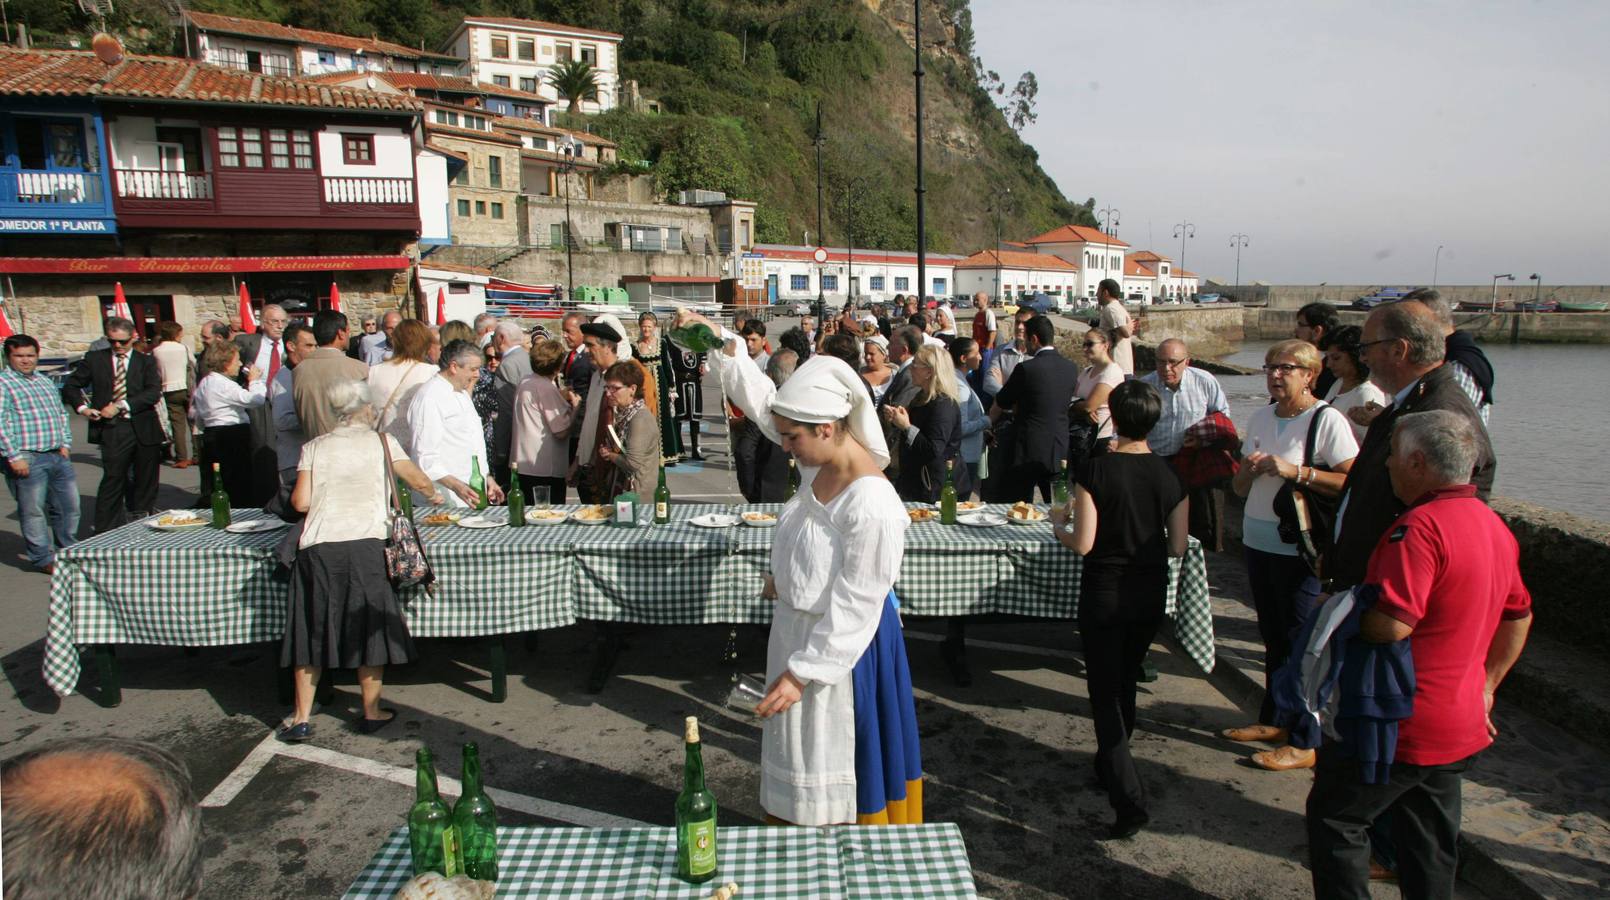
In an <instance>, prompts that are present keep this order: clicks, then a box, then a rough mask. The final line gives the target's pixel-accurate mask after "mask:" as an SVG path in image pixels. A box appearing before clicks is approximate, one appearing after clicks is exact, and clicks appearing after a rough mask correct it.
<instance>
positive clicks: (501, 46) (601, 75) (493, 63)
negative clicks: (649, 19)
mask: <svg viewBox="0 0 1610 900" xmlns="http://www.w3.org/2000/svg"><path fill="white" fill-rule="evenodd" d="M620 44H621V35H618V34H614V33H612V32H608V31H594V30H592V29H590V28H577V27H575V26H572V25H558V24H555V23H552V22H538V21H536V20H533V19H511V18H500V17H496V16H468V17H466V18H465V19H464V21H462V22H460V23H459V25H458V27H457V28H455V29H454V30H453V33H452V35H451V36H450V37H448V39H447V45H446V48H447V49H446V52H447V53H448V54H450V55H452V56H455V57H457V58H460V59H463V60H466V64H467V65H468V67H469V77H470V79H471V80H473V81H480V82H485V83H487V84H492V85H497V86H499V87H506V88H514V89H516V90H520V91H524V92H526V93H528V94H539V95H541V96H542V97H544V98H546V99H549V100H551V101H553V102H554V103H556V104H557V103H560V102H561V101H560V97H559V92H558V91H556V90H554V87H553V85H552V84H549V83H548V78H547V75H548V72H549V71H550V70H551V69H552V68H553V67H554V66H555V65H558V64H559V63H562V62H568V61H570V60H573V59H579V60H581V61H582V62H585V63H588V64H590V65H591V66H592V67H593V69H594V70H595V71H596V72H597V73H598V99H597V100H595V101H594V100H589V101H585V102H583V103H582V104H581V111H582V112H585V113H600V112H604V111H605V110H608V109H613V108H614V107H615V105H616V99H617V98H616V94H617V92H618V91H619V89H620Z"/></svg>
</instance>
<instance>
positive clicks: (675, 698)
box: [0, 404, 1602, 900]
mask: <svg viewBox="0 0 1610 900" xmlns="http://www.w3.org/2000/svg"><path fill="white" fill-rule="evenodd" d="M712 405H713V404H712ZM75 459H76V460H77V461H78V462H79V466H78V471H79V478H80V487H81V490H82V492H83V493H84V495H85V500H86V502H88V501H89V500H90V499H91V495H92V494H93V491H94V486H95V483H96V479H98V470H97V469H96V467H95V466H94V465H93V464H92V463H93V461H94V457H93V456H92V455H91V453H88V452H79V453H77V454H75ZM164 481H165V482H166V485H165V487H164V493H163V502H164V505H175V506H177V505H188V502H189V500H190V499H191V496H192V495H191V494H190V493H188V492H189V491H193V490H194V485H195V476H194V474H193V472H192V471H184V472H177V471H175V470H172V469H164ZM670 483H671V487H672V490H673V493H674V495H675V496H676V497H680V498H684V499H687V498H694V497H697V498H700V499H715V498H716V497H718V496H719V497H724V496H727V495H730V492H731V491H730V485H731V484H732V480H731V474H730V473H729V472H727V471H725V470H724V469H722V468H721V467H720V462H719V461H716V460H713V461H712V462H711V463H710V464H708V465H707V466H705V467H703V468H702V469H698V470H695V469H691V468H689V467H680V468H678V469H676V470H673V473H672V475H671V482H670ZM86 521H87V520H86ZM20 551H21V542H20V538H19V537H18V534H17V523H16V517H15V509H14V506H13V505H12V503H11V501H10V500H0V572H3V577H4V579H5V582H6V584H7V585H8V590H6V591H5V592H4V593H3V595H0V617H3V618H0V663H3V667H4V674H5V677H6V680H7V682H8V683H9V685H10V688H11V690H10V691H8V692H7V693H6V695H5V696H4V697H0V743H3V744H4V745H5V748H6V749H5V751H4V753H5V754H6V755H9V754H11V753H13V752H15V751H17V750H22V749H25V748H28V747H32V746H36V745H38V744H40V743H42V742H45V741H48V740H51V739H54V738H59V737H64V736H70V735H83V734H100V733H112V734H122V735H128V736H132V737H139V738H144V739H147V740H152V741H155V742H157V743H160V744H162V745H164V746H167V747H170V748H172V749H174V750H175V751H176V752H178V753H179V754H180V755H181V756H183V757H184V759H185V760H186V761H187V762H188V763H189V765H190V767H191V770H192V773H193V776H194V779H195V782H196V784H197V786H198V790H199V791H200V792H201V793H202V794H204V795H207V796H208V800H207V801H206V802H207V810H206V827H207V835H208V837H207V871H206V878H207V883H206V890H205V891H204V895H205V896H207V897H220V898H222V897H241V896H262V897H287V898H324V897H328V898H334V897H339V896H340V895H341V893H342V891H343V890H344V889H345V887H346V886H347V884H348V883H350V881H351V880H352V878H353V877H354V876H355V875H356V874H357V872H358V871H359V870H360V869H361V868H362V867H363V865H364V863H365V862H366V860H367V859H368V858H369V856H370V855H371V854H372V853H373V852H374V850H375V849H376V847H377V846H378V845H379V843H380V842H381V840H382V838H383V836H384V835H385V834H387V833H388V832H389V831H390V830H391V829H393V828H395V827H396V826H398V825H399V824H401V823H402V821H403V817H404V815H405V813H406V811H407V808H408V805H409V803H410V802H411V793H412V774H411V771H410V769H409V767H410V766H411V765H412V759H413V753H414V750H415V748H416V747H418V746H419V744H420V743H421V742H424V743H426V744H428V745H429V746H431V747H432V748H433V749H434V750H435V751H436V752H437V754H438V757H439V758H442V763H441V769H442V771H443V774H447V775H457V773H458V762H457V754H456V750H457V747H458V745H459V744H460V743H461V742H463V741H468V740H474V741H477V742H478V743H479V744H480V747H481V756H482V759H483V761H484V764H485V769H486V780H487V782H488V783H489V785H491V786H492V787H493V788H497V789H501V790H502V791H505V792H508V793H506V794H500V795H498V802H499V805H500V808H501V815H502V820H503V821H507V822H511V823H534V824H554V823H573V824H583V825H606V824H622V823H628V822H646V823H653V824H669V823H670V822H671V818H672V816H671V810H672V801H673V798H674V795H675V792H676V790H677V787H678V784H679V780H680V777H681V765H680V764H681V747H680V738H679V735H680V723H681V720H682V717H683V716H685V715H689V714H697V715H699V716H700V717H701V719H702V720H703V722H704V736H705V741H706V748H707V749H706V765H707V768H708V777H709V783H710V786H711V789H712V790H713V791H714V792H715V794H716V796H717V798H718V800H719V802H720V804H721V806H722V815H723V821H725V822H734V823H750V822H755V821H757V820H758V819H759V818H760V816H761V810H760V809H759V807H758V805H757V803H756V801H755V793H756V788H757V783H758V755H759V749H758V742H759V730H758V728H757V727H756V725H755V723H754V721H753V720H752V719H749V718H746V717H743V716H739V715H735V714H733V713H731V712H730V711H728V710H726V709H724V708H723V707H722V706H721V705H720V702H721V698H722V697H724V695H725V692H726V690H727V687H728V676H727V675H726V674H725V672H724V671H723V670H722V668H721V666H720V654H721V651H722V647H723V645H724V643H725V640H726V629H725V628H720V627H703V628H654V629H648V628H645V629H639V630H637V631H635V632H633V633H632V634H631V636H630V637H629V638H628V640H629V642H630V647H629V648H628V649H627V650H626V652H624V653H623V655H622V657H621V659H620V662H619V665H618V667H617V670H616V677H615V678H614V679H613V680H612V681H611V683H610V684H609V686H608V687H607V688H606V690H605V691H604V692H603V693H601V694H598V695H590V694H587V693H585V691H584V690H583V688H582V685H583V682H584V680H585V677H586V672H587V669H588V664H589V662H590V653H589V647H588V643H589V640H590V638H591V634H590V632H589V631H588V630H587V629H585V628H582V627H576V628H569V629H563V630H559V631H553V632H545V633H543V634H541V635H540V637H539V638H538V640H537V642H536V645H535V647H534V648H529V649H526V650H524V651H516V652H515V653H514V654H513V658H512V659H511V673H510V685H509V698H508V701H507V702H506V703H503V704H492V703H489V702H487V691H488V685H489V680H488V677H487V672H486V668H485V653H484V648H483V647H482V646H480V645H478V644H476V643H474V642H467V641H450V640H434V641H422V642H421V646H422V649H423V650H424V651H425V653H426V657H425V659H423V660H421V661H420V662H418V663H417V664H414V665H411V666H407V667H401V668H397V669H394V670H393V671H391V672H389V673H388V684H387V690H386V698H387V703H388V705H391V706H394V707H396V708H397V709H398V710H399V711H400V713H401V716H402V720H401V721H400V722H399V723H398V724H397V725H395V726H393V727H392V729H391V730H390V731H389V733H386V734H384V735H381V736H361V735H358V734H356V733H355V732H353V731H351V730H349V728H348V727H347V723H348V722H350V721H351V720H352V718H353V717H354V716H355V715H356V705H357V704H356V687H355V686H354V684H353V682H352V679H351V676H350V674H344V675H343V676H341V677H340V678H339V680H338V682H337V684H338V688H337V691H336V694H335V699H334V701H333V703H332V704H331V706H330V707H328V708H326V709H324V710H321V711H320V712H319V713H318V714H317V715H316V716H315V719H314V721H315V723H316V727H317V729H318V733H317V736H316V739H315V740H314V741H313V742H312V743H310V744H308V745H303V746H301V747H296V748H287V747H284V746H282V745H279V744H277V743H276V742H275V741H273V740H272V738H271V737H270V729H271V728H272V727H274V726H275V725H276V724H277V723H278V722H279V720H280V719H281V717H282V716H283V715H284V714H285V712H286V710H285V708H284V707H283V706H281V705H279V704H278V702H277V700H276V696H275V690H274V680H273V679H274V676H275V674H276V672H275V662H276V651H277V648H273V647H269V646H267V645H254V646H243V647H225V648H211V649H205V650H202V651H199V652H198V653H195V654H194V655H187V654H185V653H184V652H182V651H179V650H175V649H167V648H156V647H129V648H124V649H123V650H121V651H120V661H121V664H122V666H123V674H124V702H123V704H122V706H121V707H119V708H116V709H106V708H103V707H101V706H98V705H96V703H95V702H94V700H93V699H92V697H89V696H85V695H83V694H76V695H73V696H70V697H67V698H62V699H59V698H57V697H55V695H54V694H52V693H51V691H50V690H49V689H48V688H47V687H45V685H44V684H43V682H42V681H41V679H40V676H39V665H40V657H41V653H42V640H41V635H42V634H43V633H44V627H45V613H46V603H47V584H46V580H45V578H44V577H43V576H42V575H38V574H35V573H32V572H27V571H24V570H23V568H22V565H23V564H22V563H21V561H20V560H19V559H18V556H19V554H20ZM1234 568H1235V566H1234V565H1233V563H1232V562H1230V561H1223V560H1221V561H1216V563H1215V571H1216V573H1218V572H1223V573H1226V574H1225V577H1226V578H1228V579H1231V580H1233V578H1232V577H1231V576H1230V575H1229V574H1228V573H1230V572H1233V570H1234ZM1216 577H1217V575H1216ZM938 630H939V625H938V624H937V623H932V622H923V621H912V622H908V641H907V644H908V647H909V650H910V653H911V659H912V670H913V671H912V674H913V682H914V684H915V686H916V690H917V697H918V720H919V723H920V725H921V729H922V733H923V737H924V757H925V759H924V762H925V769H926V771H927V773H928V786H927V803H928V805H927V814H928V817H929V818H930V819H931V820H935V821H939V820H946V821H955V822H958V823H959V824H960V825H961V828H962V831H963V833H964V835H965V836H966V838H967V842H968V849H969V852H970V855H971V859H972V862H973V866H974V870H975V874H976V877H977V881H978V885H979V888H980V892H981V893H982V894H983V895H984V896H989V897H1023V898H1039V897H1058V896H1121V897H1139V898H1150V897H1157V898H1164V897H1167V898H1171V900H1173V898H1182V897H1238V898H1277V897H1279V898H1283V897H1294V898H1295V897H1303V896H1307V895H1308V894H1309V881H1308V875H1307V872H1306V869H1305V868H1304V865H1303V862H1302V861H1303V859H1304V854H1305V850H1304V846H1303V838H1302V822H1301V808H1302V801H1303V797H1304V795H1305V794H1306V791H1307V783H1308V778H1307V776H1306V775H1305V774H1300V773H1299V774H1279V775H1277V774H1270V773H1264V772H1260V771H1257V770H1254V769H1251V768H1248V767H1246V766H1244V765H1243V764H1242V763H1241V758H1242V757H1243V756H1244V755H1245V750H1244V749H1243V748H1240V747H1237V746H1234V745H1229V744H1226V743H1225V742H1223V741H1221V740H1220V739H1218V738H1217V737H1215V733H1216V732H1217V730H1218V729H1220V728H1223V727H1227V726H1230V725H1234V724H1239V723H1241V722H1242V721H1243V720H1244V718H1245V713H1244V712H1243V711H1242V710H1240V709H1238V708H1237V707H1236V705H1235V704H1234V703H1232V702H1231V701H1230V700H1228V699H1226V695H1225V693H1223V692H1222V691H1223V690H1226V689H1230V690H1232V693H1233V688H1223V687H1221V685H1220V684H1218V683H1217V682H1216V681H1210V680H1209V679H1206V678H1204V677H1203V676H1202V675H1201V673H1200V672H1198V671H1196V670H1195V669H1194V668H1192V667H1191V665H1190V663H1189V662H1188V661H1187V660H1185V659H1183V657H1181V656H1179V655H1177V654H1176V653H1174V652H1171V651H1169V650H1168V649H1167V648H1166V647H1164V646H1163V645H1159V647H1158V648H1157V651H1156V653H1155V656H1156V661H1157V663H1158V666H1159V668H1160V669H1161V672H1162V677H1161V678H1160V680H1159V681H1157V682H1156V683H1154V684H1151V685H1148V686H1145V694H1144V696H1143V698H1142V710H1141V733H1140V734H1139V735H1138V737H1137V740H1136V755H1137V757H1138V758H1139V760H1140V767H1141V774H1142V777H1143V778H1144V780H1145V782H1146V784H1147V786H1148V789H1149V790H1150V791H1151V794H1152V797H1153V801H1152V803H1153V814H1154V816H1155V822H1154V825H1153V827H1152V828H1151V829H1150V830H1148V831H1146V832H1143V833H1142V834H1141V835H1140V836H1139V837H1137V838H1136V839H1134V840H1130V841H1121V842H1105V841H1102V840H1099V837H1100V835H1101V834H1102V832H1103V831H1104V829H1105V827H1106V824H1107V823H1108V821H1109V820H1110V816H1111V814H1110V812H1109V810H1108V809H1107V807H1106V802H1105V798H1104V796H1103V795H1102V794H1100V793H1098V792H1096V791H1093V790H1091V789H1090V787H1089V780H1090V779H1089V775H1090V762H1091V757H1092V754H1093V752H1094V736H1093V734H1092V731H1091V726H1090V721H1089V716H1088V707H1087V704H1086V701H1085V699H1084V694H1085V690H1084V683H1083V678H1082V673H1081V668H1080V664H1079V656H1078V645H1077V639H1076V637H1075V635H1074V633H1073V629H1072V627H1071V625H1069V624H1067V623H1015V624H1008V625H996V626H985V627H978V628H975V629H974V630H973V632H972V634H973V638H974V650H973V664H974V669H975V673H976V674H977V681H976V683H975V684H974V686H973V687H971V688H968V689H960V688H956V687H954V686H952V685H951V684H950V683H949V681H948V679H947V678H946V676H945V674H944V672H943V670H942V668H941V666H940V663H939V661H938V656H937V651H936V642H937V632H938ZM764 639H765V636H764V632H763V630H762V629H759V628H753V629H744V630H743V631H742V632H741V633H740V650H741V655H742V668H743V669H744V670H745V671H750V672H755V671H758V670H759V669H760V668H761V667H762V665H763V663H762V660H763V652H764ZM93 686H94V685H93V675H86V684H85V687H86V688H87V689H88V688H93ZM1532 861H1533V862H1539V861H1540V862H1541V863H1542V864H1546V863H1547V859H1546V858H1540V857H1532ZM1584 864H1585V865H1592V863H1591V860H1590V861H1587V862H1586V863H1584ZM1599 865H1600V867H1601V869H1602V863H1601V864H1599ZM1394 895H1395V891H1393V890H1391V889H1387V888H1379V889H1378V891H1377V896H1381V897H1388V896H1394ZM1467 895H1468V896H1479V894H1477V893H1474V892H1469V893H1468V894H1467Z"/></svg>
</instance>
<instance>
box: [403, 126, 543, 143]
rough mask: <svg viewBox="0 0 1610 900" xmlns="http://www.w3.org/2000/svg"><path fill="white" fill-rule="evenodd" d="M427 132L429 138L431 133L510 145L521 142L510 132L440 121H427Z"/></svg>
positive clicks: (459, 138)
mask: <svg viewBox="0 0 1610 900" xmlns="http://www.w3.org/2000/svg"><path fill="white" fill-rule="evenodd" d="M425 134H426V136H427V140H428V139H429V136H430V135H440V136H441V137H446V138H456V139H458V140H465V141H482V142H484V143H488V144H508V145H510V146H519V144H520V139H519V138H517V137H515V136H513V135H510V134H499V133H498V132H496V131H476V130H475V129H473V128H458V127H455V126H453V125H443V124H442V123H440V122H426V123H425Z"/></svg>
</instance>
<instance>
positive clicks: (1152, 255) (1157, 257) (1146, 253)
mask: <svg viewBox="0 0 1610 900" xmlns="http://www.w3.org/2000/svg"><path fill="white" fill-rule="evenodd" d="M1125 258H1126V259H1138V260H1140V261H1141V262H1172V261H1173V260H1170V259H1169V258H1168V257H1166V256H1164V255H1162V254H1161V253H1156V252H1153V251H1151V250H1136V251H1135V252H1133V253H1130V254H1128V255H1127V256H1126V257H1125Z"/></svg>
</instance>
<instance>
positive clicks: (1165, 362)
mask: <svg viewBox="0 0 1610 900" xmlns="http://www.w3.org/2000/svg"><path fill="white" fill-rule="evenodd" d="M1190 361H1191V360H1190V358H1189V357H1186V358H1185V359H1161V358H1160V359H1158V360H1157V368H1159V369H1172V368H1175V367H1176V366H1183V365H1185V364H1186V363H1188V362H1190Z"/></svg>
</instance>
